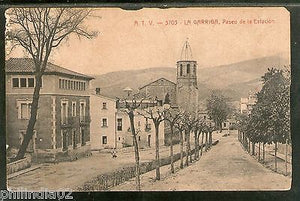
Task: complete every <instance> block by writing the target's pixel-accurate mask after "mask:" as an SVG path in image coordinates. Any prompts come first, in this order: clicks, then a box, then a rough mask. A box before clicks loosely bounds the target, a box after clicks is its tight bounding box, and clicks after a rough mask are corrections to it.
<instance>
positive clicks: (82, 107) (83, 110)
mask: <svg viewBox="0 0 300 201" xmlns="http://www.w3.org/2000/svg"><path fill="white" fill-rule="evenodd" d="M84 120H85V102H81V103H80V121H81V122H83V121H84Z"/></svg>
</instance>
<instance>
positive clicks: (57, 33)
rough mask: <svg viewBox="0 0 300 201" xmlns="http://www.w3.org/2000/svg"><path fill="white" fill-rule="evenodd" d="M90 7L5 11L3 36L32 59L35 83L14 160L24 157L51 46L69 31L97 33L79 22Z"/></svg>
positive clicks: (66, 37) (56, 44)
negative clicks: (28, 112) (6, 28)
mask: <svg viewBox="0 0 300 201" xmlns="http://www.w3.org/2000/svg"><path fill="white" fill-rule="evenodd" d="M91 12H92V10H91V9H86V8H85V9H71V8H12V9H9V10H8V11H7V15H8V16H9V18H8V19H9V20H8V25H9V27H10V28H9V30H8V31H7V33H6V39H7V40H8V41H10V42H11V47H12V49H13V48H15V47H17V46H21V47H22V48H23V49H24V50H25V52H26V53H27V54H29V56H30V57H31V58H32V59H33V62H34V68H35V80H36V85H35V88H34V92H33V100H32V104H31V111H30V119H29V122H28V126H27V129H26V134H25V136H24V139H23V142H22V144H21V146H20V148H19V151H18V154H17V156H16V160H18V159H21V158H23V157H24V155H25V152H26V149H27V147H28V144H29V142H30V140H31V139H32V136H33V130H34V126H35V123H36V115H37V110H38V102H39V97H40V88H41V80H42V76H43V74H44V72H45V70H46V68H47V62H48V59H49V57H50V55H51V52H52V50H53V49H55V48H56V47H58V46H59V45H60V44H61V42H63V41H64V40H66V39H68V37H69V36H70V35H71V34H76V35H77V36H78V38H81V37H85V38H88V39H91V38H93V37H95V36H96V35H97V33H96V32H90V31H88V30H87V28H86V27H85V26H84V25H83V23H84V21H85V19H86V18H88V17H89V16H91Z"/></svg>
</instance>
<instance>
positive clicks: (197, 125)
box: [194, 116, 205, 160]
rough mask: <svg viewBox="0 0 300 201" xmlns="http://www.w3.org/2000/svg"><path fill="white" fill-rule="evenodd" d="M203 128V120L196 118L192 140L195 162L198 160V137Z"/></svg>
mask: <svg viewBox="0 0 300 201" xmlns="http://www.w3.org/2000/svg"><path fill="white" fill-rule="evenodd" d="M204 127H205V122H204V118H203V117H201V116H198V117H197V121H196V123H195V125H194V139H195V160H197V159H198V158H199V137H200V134H201V133H202V131H203V129H204Z"/></svg>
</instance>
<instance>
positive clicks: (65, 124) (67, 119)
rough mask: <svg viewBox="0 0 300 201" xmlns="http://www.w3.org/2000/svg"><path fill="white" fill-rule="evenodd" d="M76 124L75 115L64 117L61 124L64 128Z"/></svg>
mask: <svg viewBox="0 0 300 201" xmlns="http://www.w3.org/2000/svg"><path fill="white" fill-rule="evenodd" d="M73 125H74V117H64V118H62V119H61V122H60V126H61V127H62V128H70V127H72V126H73Z"/></svg>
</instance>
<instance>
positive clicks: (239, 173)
mask: <svg viewBox="0 0 300 201" xmlns="http://www.w3.org/2000/svg"><path fill="white" fill-rule="evenodd" d="M176 167H177V172H176V173H175V174H174V175H171V174H170V170H169V166H165V167H163V168H162V173H163V174H164V176H163V178H162V179H161V181H155V180H154V176H155V174H154V171H152V172H149V173H146V174H144V175H142V179H141V186H142V190H146V191H153V190H154V191H155V190H161V191H165V190H167V191H169V190H171V191H175V190H180V191H189V190H195V191H220V190H287V189H289V188H290V186H291V178H290V177H285V176H283V175H281V174H278V173H275V172H273V171H271V170H269V169H267V168H265V167H263V166H262V165H261V164H260V163H258V162H257V161H256V160H255V159H254V158H253V157H251V156H250V155H249V154H248V153H246V152H245V151H244V150H243V149H242V147H241V145H240V143H239V142H238V140H237V135H236V134H231V135H230V136H227V137H220V142H219V143H218V144H217V145H216V146H213V147H212V149H211V150H210V151H209V152H207V153H205V154H204V155H203V157H202V158H201V159H200V161H197V162H195V163H193V164H192V165H191V166H189V167H186V168H184V169H183V170H178V163H176ZM111 190H113V191H120V190H121V191H123V190H134V180H133V179H132V180H131V181H129V182H126V183H124V184H121V185H119V186H116V187H114V188H112V189H111Z"/></svg>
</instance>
